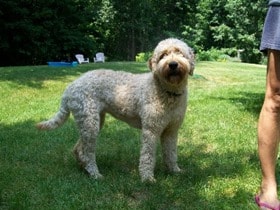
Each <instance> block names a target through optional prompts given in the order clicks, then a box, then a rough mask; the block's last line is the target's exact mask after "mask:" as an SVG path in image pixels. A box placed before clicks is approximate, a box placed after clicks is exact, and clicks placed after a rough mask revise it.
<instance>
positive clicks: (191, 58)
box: [189, 48, 195, 76]
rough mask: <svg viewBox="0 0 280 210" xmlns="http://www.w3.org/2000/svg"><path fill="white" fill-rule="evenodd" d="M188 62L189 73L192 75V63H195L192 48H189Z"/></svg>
mask: <svg viewBox="0 0 280 210" xmlns="http://www.w3.org/2000/svg"><path fill="white" fill-rule="evenodd" d="M189 55H190V58H189V62H190V70H189V75H191V76H192V75H193V71H194V64H195V54H194V51H193V49H191V48H189Z"/></svg>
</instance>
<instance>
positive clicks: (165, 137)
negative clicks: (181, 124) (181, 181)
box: [161, 129, 181, 173]
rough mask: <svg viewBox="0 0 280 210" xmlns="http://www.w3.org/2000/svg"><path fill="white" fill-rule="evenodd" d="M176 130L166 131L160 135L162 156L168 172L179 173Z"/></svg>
mask: <svg viewBox="0 0 280 210" xmlns="http://www.w3.org/2000/svg"><path fill="white" fill-rule="evenodd" d="M177 139H178V129H167V130H166V131H164V132H163V134H162V135H161V146H162V155H163V159H164V162H165V165H166V167H167V168H168V170H169V171H170V172H175V173H176V172H180V171H181V169H180V168H179V166H178V164H177V141H178V140H177Z"/></svg>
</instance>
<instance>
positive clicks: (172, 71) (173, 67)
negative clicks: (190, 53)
mask: <svg viewBox="0 0 280 210" xmlns="http://www.w3.org/2000/svg"><path fill="white" fill-rule="evenodd" d="M178 65H179V64H178V63H177V62H176V61H171V62H170V63H169V64H168V66H169V72H168V75H169V76H176V75H178V74H180V71H179V70H178Z"/></svg>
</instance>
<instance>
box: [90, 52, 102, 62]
mask: <svg viewBox="0 0 280 210" xmlns="http://www.w3.org/2000/svg"><path fill="white" fill-rule="evenodd" d="M93 60H94V63H98V62H102V63H104V62H105V56H104V53H102V52H99V53H96V55H95V57H94V58H93Z"/></svg>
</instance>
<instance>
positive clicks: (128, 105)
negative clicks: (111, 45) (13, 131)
mask: <svg viewBox="0 0 280 210" xmlns="http://www.w3.org/2000/svg"><path fill="white" fill-rule="evenodd" d="M149 67H150V69H151V72H150V73H145V74H131V73H126V72H121V71H118V72H117V71H113V70H106V69H100V70H95V71H90V72H87V73H85V74H84V75H82V76H81V77H80V78H78V79H77V80H75V81H74V82H73V83H72V84H70V85H69V86H68V88H67V89H66V90H65V92H64V94H63V96H62V101H61V106H60V109H59V111H58V112H57V114H56V115H55V116H54V117H53V118H51V119H50V120H48V121H44V122H41V123H38V124H37V128H38V129H41V130H50V129H55V128H57V127H59V126H60V125H62V124H63V123H64V122H65V121H66V120H67V118H68V117H69V115H70V113H72V114H73V116H74V119H75V122H76V124H77V126H78V129H79V133H80V139H79V140H78V142H77V144H76V146H75V147H74V153H75V155H76V158H77V160H78V161H79V162H80V164H81V165H82V167H83V168H84V169H85V170H86V171H87V172H88V173H89V174H90V175H91V176H92V177H94V178H100V177H102V175H101V174H100V172H99V170H98V167H97V164H96V151H95V150H96V140H97V136H98V133H99V131H100V130H101V128H102V125H103V123H104V120H105V114H106V113H109V114H111V115H112V116H114V117H115V118H118V119H120V120H123V121H125V122H126V123H128V124H129V125H131V126H133V127H136V128H139V129H141V130H142V138H141V143H142V144H141V145H142V147H141V152H140V163H139V171H140V176H141V179H142V181H151V182H153V181H155V179H154V166H155V151H156V141H157V139H160V140H161V144H162V153H163V159H164V162H165V164H166V166H167V168H168V169H169V170H170V171H172V172H179V171H180V168H179V167H178V165H177V137H178V129H179V128H180V126H181V124H182V121H183V119H184V114H185V111H186V106H187V79H188V75H192V74H193V70H194V55H193V52H192V50H191V48H189V47H188V45H187V44H186V43H184V42H182V41H180V40H178V39H173V38H170V39H166V40H163V41H161V42H160V43H159V44H158V45H157V47H156V48H155V50H154V53H153V56H152V58H151V59H150V60H149Z"/></svg>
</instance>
